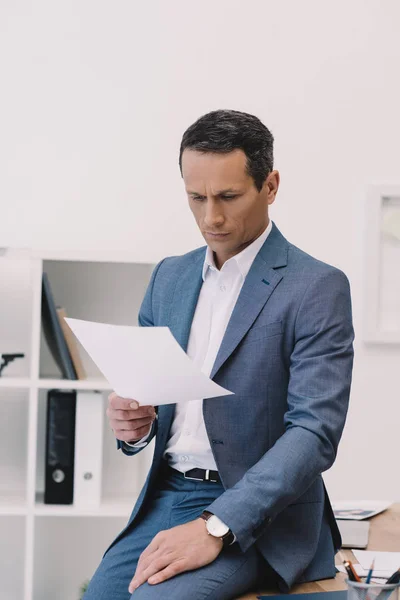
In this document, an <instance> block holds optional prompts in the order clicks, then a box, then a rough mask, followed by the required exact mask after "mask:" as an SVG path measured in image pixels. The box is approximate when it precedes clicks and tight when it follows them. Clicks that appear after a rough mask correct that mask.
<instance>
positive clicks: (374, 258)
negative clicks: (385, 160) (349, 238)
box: [364, 185, 400, 344]
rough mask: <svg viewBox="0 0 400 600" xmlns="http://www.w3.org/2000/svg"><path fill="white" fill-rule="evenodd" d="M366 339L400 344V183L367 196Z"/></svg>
mask: <svg viewBox="0 0 400 600" xmlns="http://www.w3.org/2000/svg"><path fill="white" fill-rule="evenodd" d="M366 210H367V222H366V225H367V226H366V252H365V254H366V261H367V262H366V268H365V278H366V281H365V319H364V325H365V326H364V340H365V341H366V342H368V343H380V344H382V343H383V344H400V185H397V186H396V185H374V186H370V188H369V190H368V195H367V209H366Z"/></svg>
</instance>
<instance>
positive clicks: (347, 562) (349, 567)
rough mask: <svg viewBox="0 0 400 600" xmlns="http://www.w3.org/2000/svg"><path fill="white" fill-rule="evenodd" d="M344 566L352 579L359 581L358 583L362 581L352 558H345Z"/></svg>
mask: <svg viewBox="0 0 400 600" xmlns="http://www.w3.org/2000/svg"><path fill="white" fill-rule="evenodd" d="M343 566H344V568H345V569H346V571H347V575H348V576H349V579H350V581H358V583H361V579H360V578H359V576H358V575H357V573H356V571H355V569H354V567H353V564H352V562H351V561H350V560H345V561H344V563H343Z"/></svg>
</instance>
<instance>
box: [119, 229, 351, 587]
mask: <svg viewBox="0 0 400 600" xmlns="http://www.w3.org/2000/svg"><path fill="white" fill-rule="evenodd" d="M204 256H205V247H202V248H199V249H196V250H194V251H193V252H189V253H188V254H185V255H183V256H177V257H169V258H166V259H164V260H163V261H161V263H159V264H158V265H157V267H156V268H155V270H154V272H153V274H152V277H151V281H150V284H149V287H148V289H147V292H146V295H145V298H144V300H143V303H142V306H141V309H140V313H139V323H140V325H142V326H145V327H152V326H168V327H169V328H170V330H171V332H172V333H173V335H174V337H175V338H176V340H177V341H178V342H179V344H180V345H181V346H182V348H183V349H184V350H185V351H186V349H187V344H188V338H189V332H190V327H191V323H192V319H193V315H194V311H195V308H196V304H197V300H198V296H199V292H200V288H201V285H202V266H203V261H204ZM353 339H354V333H353V326H352V314H351V300H350V289H349V283H348V280H347V278H346V276H345V275H344V274H343V273H342V272H341V271H340V270H338V269H336V268H334V267H332V266H330V265H327V264H325V263H323V262H321V261H318V260H316V259H315V258H313V257H311V256H309V255H308V254H306V253H305V252H303V251H302V250H300V249H298V248H296V247H295V246H293V245H292V244H290V243H289V242H288V241H287V240H286V239H285V238H284V237H283V235H282V234H281V233H280V231H279V230H278V228H277V227H276V225H275V224H273V228H272V231H271V233H270V235H269V237H268V238H267V240H266V241H265V243H264V245H263V246H262V248H261V249H260V251H259V253H258V254H257V256H256V258H255V260H254V263H253V265H252V267H251V269H250V271H249V273H248V275H247V277H246V279H245V282H244V284H243V287H242V290H241V292H240V295H239V298H238V300H237V303H236V305H235V308H234V310H233V313H232V316H231V319H230V321H229V323H228V326H227V329H226V333H225V336H224V338H223V341H222V343H221V346H220V349H219V352H218V355H217V358H216V360H215V364H214V367H213V370H212V373H211V378H212V379H213V380H214V381H216V382H217V383H219V384H220V385H222V386H224V387H226V388H228V389H229V390H232V391H233V392H234V393H235V395H234V396H225V397H219V398H212V399H208V400H204V402H203V414H204V421H205V425H206V429H207V434H208V437H209V440H210V444H211V448H212V451H213V455H214V457H215V461H216V464H217V466H218V471H219V473H220V475H221V479H222V482H223V485H224V487H225V492H224V493H223V494H222V495H221V496H220V497H219V498H218V499H217V500H215V501H214V502H213V503H212V504H211V505H210V507H209V510H210V511H211V512H213V513H214V514H216V515H217V516H218V517H220V518H221V519H222V520H223V521H224V522H225V523H226V524H227V525H229V527H230V528H231V529H232V531H233V532H234V533H235V535H236V537H237V540H238V543H239V544H240V547H241V549H242V550H243V551H246V550H247V549H248V548H249V547H250V546H251V545H252V544H256V545H257V547H258V549H259V551H260V552H261V553H262V555H263V556H264V557H265V559H266V560H267V561H268V563H269V564H270V565H271V566H272V568H273V569H275V571H276V572H277V573H278V575H279V576H280V578H281V582H282V587H283V588H284V589H288V588H289V587H290V586H291V585H292V583H293V582H294V581H311V580H314V579H322V578H326V577H333V576H334V574H335V569H334V553H335V551H336V549H338V548H339V547H340V545H341V540H340V535H339V532H338V530H337V527H336V523H335V520H334V518H333V515H332V510H331V507H330V503H329V500H328V497H327V495H326V491H325V488H324V484H323V481H322V478H321V473H322V472H323V471H325V470H326V469H329V467H330V466H331V465H332V464H333V462H334V460H335V457H336V451H337V446H338V443H339V440H340V437H341V434H342V430H343V426H344V422H345V418H346V413H347V407H348V400H349V392H350V384H351V373H352V364H353ZM174 410H175V405H167V406H160V407H159V410H158V423H157V425H155V426H153V430H152V435H151V437H153V436H154V435H156V444H155V452H154V459H153V464H152V467H151V470H150V472H149V475H148V478H147V481H146V484H145V486H144V488H143V490H142V492H141V494H140V497H139V499H138V501H137V503H136V506H135V508H134V510H133V512H132V515H131V517H130V520H129V523H128V526H127V527H130V526H132V524H134V522H135V519H136V517H137V515H138V513H139V512H140V510H141V508H142V507H143V505H144V503H145V502H146V498H147V495H148V494H149V493H151V489H152V486H153V485H154V482H155V479H156V474H157V470H158V468H159V465H160V461H161V460H162V456H163V452H164V450H165V446H166V443H167V440H168V436H169V431H170V427H171V422H172V419H173V416H174ZM117 444H118V447H121V448H122V450H123V451H124V452H126V453H128V451H127V450H125V448H126V447H123V446H122V444H121V443H120V442H117ZM129 453H130V454H133V453H135V450H132V452H129ZM122 534H123V532H122V533H121V534H120V535H122ZM119 537H120V536H119ZM117 539H118V538H117ZM115 541H116V540H115ZM114 543H115V542H114Z"/></svg>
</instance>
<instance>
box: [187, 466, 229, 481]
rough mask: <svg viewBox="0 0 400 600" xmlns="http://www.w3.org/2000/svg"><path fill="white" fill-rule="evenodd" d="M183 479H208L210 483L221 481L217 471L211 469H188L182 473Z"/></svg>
mask: <svg viewBox="0 0 400 600" xmlns="http://www.w3.org/2000/svg"><path fill="white" fill-rule="evenodd" d="M184 477H185V479H192V480H193V481H210V482H211V483H221V478H220V476H219V474H218V471H211V470H210V469H190V471H186V473H184Z"/></svg>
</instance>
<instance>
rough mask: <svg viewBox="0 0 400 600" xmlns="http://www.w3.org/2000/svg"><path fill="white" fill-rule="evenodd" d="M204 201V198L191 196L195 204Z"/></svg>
mask: <svg viewBox="0 0 400 600" xmlns="http://www.w3.org/2000/svg"><path fill="white" fill-rule="evenodd" d="M204 199H205V196H192V200H195V201H196V202H201V201H202V200H204Z"/></svg>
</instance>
